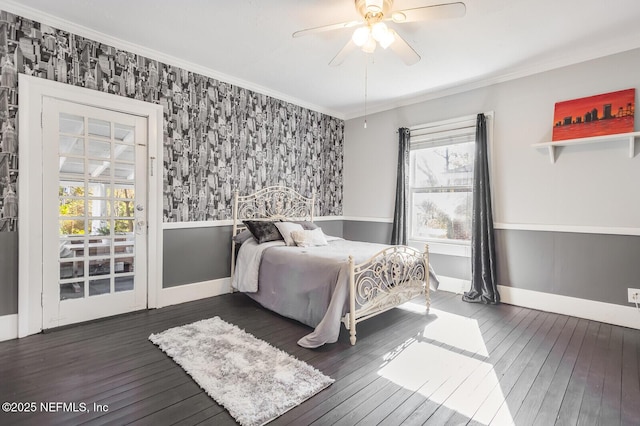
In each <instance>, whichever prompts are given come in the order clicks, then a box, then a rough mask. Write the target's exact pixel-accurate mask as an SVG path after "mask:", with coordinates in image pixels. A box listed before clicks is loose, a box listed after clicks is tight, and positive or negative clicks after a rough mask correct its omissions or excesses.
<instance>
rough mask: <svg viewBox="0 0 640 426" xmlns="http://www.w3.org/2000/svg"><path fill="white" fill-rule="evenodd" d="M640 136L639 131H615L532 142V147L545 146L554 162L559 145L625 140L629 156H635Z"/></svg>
mask: <svg viewBox="0 0 640 426" xmlns="http://www.w3.org/2000/svg"><path fill="white" fill-rule="evenodd" d="M637 137H640V132H629V133H617V134H615V135H605V136H593V137H590V138H578V139H566V140H562V141H555V142H542V143H534V144H532V145H531V146H532V147H534V148H536V149H537V148H547V149H548V151H549V159H550V160H551V163H555V162H556V149H557V148H558V147H561V146H573V145H586V144H589V143H599V142H611V141H626V142H628V143H629V158H633V157H634V156H635V139H636V138H637Z"/></svg>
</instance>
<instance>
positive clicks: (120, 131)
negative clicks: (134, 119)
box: [113, 123, 135, 143]
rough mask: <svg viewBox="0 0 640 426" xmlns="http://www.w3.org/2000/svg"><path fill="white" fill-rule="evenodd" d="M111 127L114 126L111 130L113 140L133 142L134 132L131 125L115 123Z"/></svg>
mask: <svg viewBox="0 0 640 426" xmlns="http://www.w3.org/2000/svg"><path fill="white" fill-rule="evenodd" d="M113 127H114V129H113V132H114V135H113V138H114V139H115V140H118V141H123V142H130V143H133V141H134V140H133V139H134V138H133V137H134V134H135V132H134V130H135V128H134V127H133V126H127V125H125V124H118V123H115V124H114V125H113Z"/></svg>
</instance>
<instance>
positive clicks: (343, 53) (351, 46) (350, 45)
mask: <svg viewBox="0 0 640 426" xmlns="http://www.w3.org/2000/svg"><path fill="white" fill-rule="evenodd" d="M357 47H358V46H356V44H355V43H354V42H353V40H351V39H349V41H348V42H347V44H345V45H344V47H343V48H342V49H341V50H340V51H339V52H338V54H337V55H336V56H334V57H333V59H332V60H331V61H330V62H329V65H330V66H332V67H337V66H338V65H340V64H341V63H342V62H344V58H346V57H347V55H348V54H349V53H351V52H353V51H354V50H355V49H356V48H357Z"/></svg>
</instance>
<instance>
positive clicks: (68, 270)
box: [60, 259, 84, 280]
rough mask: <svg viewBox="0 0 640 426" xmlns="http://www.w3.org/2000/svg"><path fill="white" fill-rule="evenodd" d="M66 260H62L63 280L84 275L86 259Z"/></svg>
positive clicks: (61, 273)
mask: <svg viewBox="0 0 640 426" xmlns="http://www.w3.org/2000/svg"><path fill="white" fill-rule="evenodd" d="M65 260H66V259H61V260H60V279H61V280H65V279H68V278H79V277H80V278H81V277H84V260H73V261H71V262H66V261H65Z"/></svg>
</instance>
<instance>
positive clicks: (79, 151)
mask: <svg viewBox="0 0 640 426" xmlns="http://www.w3.org/2000/svg"><path fill="white" fill-rule="evenodd" d="M58 151H59V152H60V154H63V155H64V154H71V155H84V139H82V138H75V137H73V136H60V141H59V144H58Z"/></svg>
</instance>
